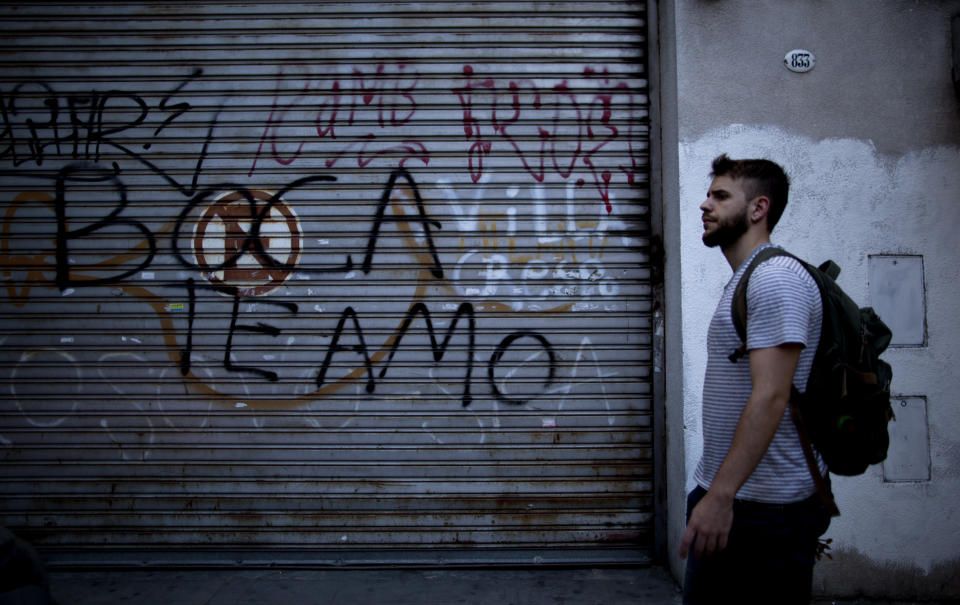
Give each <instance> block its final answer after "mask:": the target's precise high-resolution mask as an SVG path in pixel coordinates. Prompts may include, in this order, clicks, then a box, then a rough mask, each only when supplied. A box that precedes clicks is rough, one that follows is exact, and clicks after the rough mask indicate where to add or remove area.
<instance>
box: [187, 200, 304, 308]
mask: <svg viewBox="0 0 960 605" xmlns="http://www.w3.org/2000/svg"><path fill="white" fill-rule="evenodd" d="M257 200H261V201H264V202H267V203H268V204H269V208H265V207H264V206H262V205H258V203H257ZM193 250H194V253H195V254H196V257H197V264H198V265H199V266H200V267H201V268H202V269H204V270H205V271H206V272H205V275H206V277H207V279H208V280H210V282H212V283H214V284H217V285H226V286H233V287H236V288H237V292H238V294H239V295H240V296H259V295H262V294H266V293H267V292H270V291H271V290H274V289H275V288H277V287H279V286H280V285H281V284H283V282H284V280H286V279H287V277H288V276H289V275H290V273H291V272H292V271H293V267H294V266H295V265H296V263H297V259H298V258H299V256H300V223H299V220H298V219H297V216H296V214H294V212H293V209H292V208H291V207H290V206H288V205H287V204H285V203H284V202H283V201H282V200H280V199H274V194H272V193H270V192H268V191H256V190H255V191H246V192H239V191H234V192H230V193H225V194H223V195H221V196H219V197H218V198H217V199H216V200H215V201H214V202H213V203H212V204H210V205H209V206H208V207H207V209H206V210H205V211H204V213H203V216H202V217H201V218H200V221H199V222H198V223H197V226H196V229H195V231H194V234H193Z"/></svg>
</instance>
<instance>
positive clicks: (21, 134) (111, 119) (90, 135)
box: [0, 69, 218, 195]
mask: <svg viewBox="0 0 960 605" xmlns="http://www.w3.org/2000/svg"><path fill="white" fill-rule="evenodd" d="M202 73H203V72H202V70H200V69H196V70H194V71H193V72H192V73H191V74H190V75H189V76H188V77H187V78H186V79H184V80H183V81H182V82H180V83H179V84H177V86H176V87H175V88H174V89H173V90H172V91H170V92H169V93H167V94H166V95H165V96H164V97H163V98H162V99H161V100H160V101H159V102H158V103H157V105H156V107H151V106H150V104H149V103H148V101H147V100H146V99H145V98H144V96H143V95H139V94H133V93H129V92H123V91H117V90H110V91H96V90H94V91H90V92H88V93H58V92H57V91H56V90H55V89H54V88H53V87H52V86H51V85H50V84H48V83H46V82H24V83H20V84H17V85H16V86H14V87H13V89H12V90H11V91H9V92H5V93H4V92H0V119H2V126H0V160H9V161H10V162H11V163H12V165H13V166H14V167H18V166H21V165H23V164H26V163H30V162H32V163H34V164H35V165H36V166H43V165H44V162H49V161H50V160H55V159H68V160H87V161H91V162H100V161H101V160H102V159H103V155H104V147H108V148H110V149H113V150H114V151H117V152H120V155H121V156H122V157H127V158H132V159H133V160H135V161H136V162H137V163H139V164H141V165H143V166H145V167H146V168H148V169H149V170H150V171H151V172H153V173H155V174H157V175H159V176H161V177H162V178H163V179H164V180H165V181H166V182H167V183H168V184H169V185H171V186H173V187H174V189H175V190H176V191H179V192H180V193H182V194H183V195H192V193H193V192H194V191H195V190H196V188H197V184H198V180H199V178H200V173H201V171H202V168H203V163H204V161H205V159H206V156H207V152H208V148H209V146H210V143H211V140H212V137H213V133H214V129H215V128H216V121H217V118H218V116H216V115H215V116H214V117H213V118H212V120H211V121H210V124H209V125H208V126H207V130H206V134H205V135H203V136H202V137H201V142H200V143H199V145H200V148H199V149H198V150H197V151H196V152H195V153H193V154H192V155H193V156H194V157H195V158H196V161H195V163H194V165H193V169H192V174H191V175H190V184H189V185H184V184H182V183H181V182H180V181H178V180H177V178H176V177H175V175H174V171H173V170H167V169H164V168H162V167H161V166H160V165H159V164H158V163H157V161H156V160H154V159H152V158H150V157H149V156H148V154H146V153H143V152H146V151H148V150H150V149H151V147H152V143H151V142H150V141H149V140H148V141H146V142H143V143H141V148H142V151H138V150H136V149H135V148H134V147H133V145H134V144H136V142H137V141H139V140H141V139H142V138H144V137H142V136H138V134H137V129H138V127H141V125H144V124H146V123H147V121H148V118H151V117H153V116H154V114H156V118H155V119H162V120H163V122H162V123H161V124H160V125H159V126H157V127H156V128H155V129H154V130H153V133H152V137H149V136H148V137H146V138H153V139H156V138H159V137H160V136H161V134H162V131H164V129H166V128H168V127H169V126H171V125H172V124H173V123H174V122H175V121H177V120H178V119H179V118H180V117H181V116H183V115H184V114H185V113H187V112H188V111H190V110H191V109H192V105H191V104H190V103H189V102H186V101H181V102H173V101H175V100H176V98H177V96H178V95H180V94H181V93H182V92H183V90H184V88H186V87H187V85H189V84H190V83H192V82H194V81H195V80H196V79H198V78H199V77H200V76H201V75H202ZM4 145H5V146H4Z"/></svg>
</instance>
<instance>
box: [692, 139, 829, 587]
mask: <svg viewBox="0 0 960 605" xmlns="http://www.w3.org/2000/svg"><path fill="white" fill-rule="evenodd" d="M711 176H712V177H713V180H712V182H711V184H710V189H709V190H708V192H707V199H706V201H704V202H703V204H701V206H700V209H701V211H702V212H703V217H702V220H703V242H704V244H706V245H707V246H709V247H719V248H720V250H721V251H722V252H723V255H724V256H725V257H726V259H727V262H728V263H729V264H730V267H731V268H732V269H733V272H734V275H733V277H732V278H731V279H730V282H729V283H728V284H727V286H726V288H725V289H724V292H723V295H722V297H721V298H720V303H719V304H718V306H717V309H716V312H715V313H714V316H713V320H712V321H711V323H710V328H709V333H708V336H707V348H708V355H707V371H706V379H705V381H704V389H703V439H704V449H703V457H702V458H701V460H700V463H699V465H698V467H697V470H696V473H695V475H694V477H695V479H696V482H697V485H698V487H697V488H696V489H694V491H693V492H691V493H690V496H689V498H688V501H687V506H688V511H687V515H688V522H687V529H686V532H685V533H684V536H683V539H682V541H681V544H680V554H681V557H686V558H687V573H686V580H685V582H684V603H691V604H693V603H724V602H727V601H728V600H729V601H731V602H736V603H771V604H778V605H779V604H783V603H807V602H809V600H810V592H811V583H812V577H813V563H814V560H815V556H816V552H817V544H818V538H819V536H820V535H822V534H823V532H824V531H826V528H827V525H828V524H829V522H830V516H829V514H828V513H827V512H826V510H825V508H824V507H823V505H822V504H821V500H820V497H819V495H818V493H817V488H816V486H815V484H814V482H813V478H812V476H811V474H810V470H809V467H808V466H807V463H806V460H805V458H804V454H803V449H802V446H801V444H800V440H799V437H798V436H797V431H796V427H795V426H794V424H793V421H792V419H791V417H790V413H789V409H788V402H789V399H790V387H791V384H793V385H796V387H797V388H798V389H799V390H800V391H803V390H804V388H805V385H806V381H807V378H808V376H809V374H810V368H811V366H812V364H813V357H814V353H815V352H816V349H817V343H818V341H819V336H820V324H821V320H822V305H821V301H820V294H819V291H818V289H817V286H816V283H815V282H814V281H813V278H812V277H810V275H809V274H808V273H807V272H806V270H805V269H804V268H803V267H802V266H801V265H800V264H799V263H798V262H797V261H796V260H794V259H792V258H789V257H785V256H776V257H773V258H771V259H769V260H766V261H764V262H763V263H761V264H760V265H759V266H757V267H756V269H755V270H754V272H753V274H752V275H751V277H750V280H749V282H748V287H747V341H746V348H747V353H748V354H747V355H746V356H744V357H742V358H740V359H739V360H738V361H737V362H733V361H731V360H730V354H731V353H732V352H734V351H735V350H736V349H737V348H738V347H739V346H740V345H741V340H740V338H739V336H738V335H737V332H736V328H734V324H733V318H732V313H731V310H730V308H731V301H732V297H733V291H734V289H735V288H736V286H737V283H738V282H739V280H740V277H741V275H742V274H743V272H744V270H745V269H746V267H747V265H748V264H749V262H750V260H751V259H752V257H753V256H754V255H755V254H756V253H758V252H759V251H760V250H761V249H763V248H765V247H768V246H771V245H772V244H771V243H770V232H771V231H772V230H773V228H774V226H775V225H776V224H777V221H778V220H779V219H780V216H781V215H782V214H783V210H784V208H785V207H786V204H787V194H788V190H789V179H788V178H787V175H786V174H785V173H784V171H783V169H782V168H781V167H780V166H778V165H777V164H775V163H773V162H770V161H767V160H731V159H730V158H729V157H727V156H726V155H721V156H720V157H718V158H716V159H715V160H714V162H713V172H712V175H711ZM821 470H822V471H823V473H824V476H826V466H825V465H823V464H822V462H821ZM688 555H689V556H688Z"/></svg>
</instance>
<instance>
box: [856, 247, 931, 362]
mask: <svg viewBox="0 0 960 605" xmlns="http://www.w3.org/2000/svg"><path fill="white" fill-rule="evenodd" d="M868 262H869V276H868V279H869V283H870V304H871V305H872V306H873V309H874V310H875V311H876V312H877V314H878V315H880V318H881V319H883V321H884V323H886V324H887V326H888V327H889V328H890V330H891V331H892V332H893V338H892V339H891V341H890V344H891V345H916V346H920V345H923V344H924V343H925V342H926V339H925V334H926V313H925V309H924V304H925V303H924V301H925V296H924V289H923V288H924V286H923V257H922V256H887V255H882V256H881V255H874V256H870V257H869V260H868Z"/></svg>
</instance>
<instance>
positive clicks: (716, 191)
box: [707, 187, 730, 196]
mask: <svg viewBox="0 0 960 605" xmlns="http://www.w3.org/2000/svg"><path fill="white" fill-rule="evenodd" d="M707 193H708V194H710V195H713V196H717V195H726V196H729V195H730V192H729V191H727V190H726V189H724V188H723V187H714V188H713V189H710V190H708V191H707Z"/></svg>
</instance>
